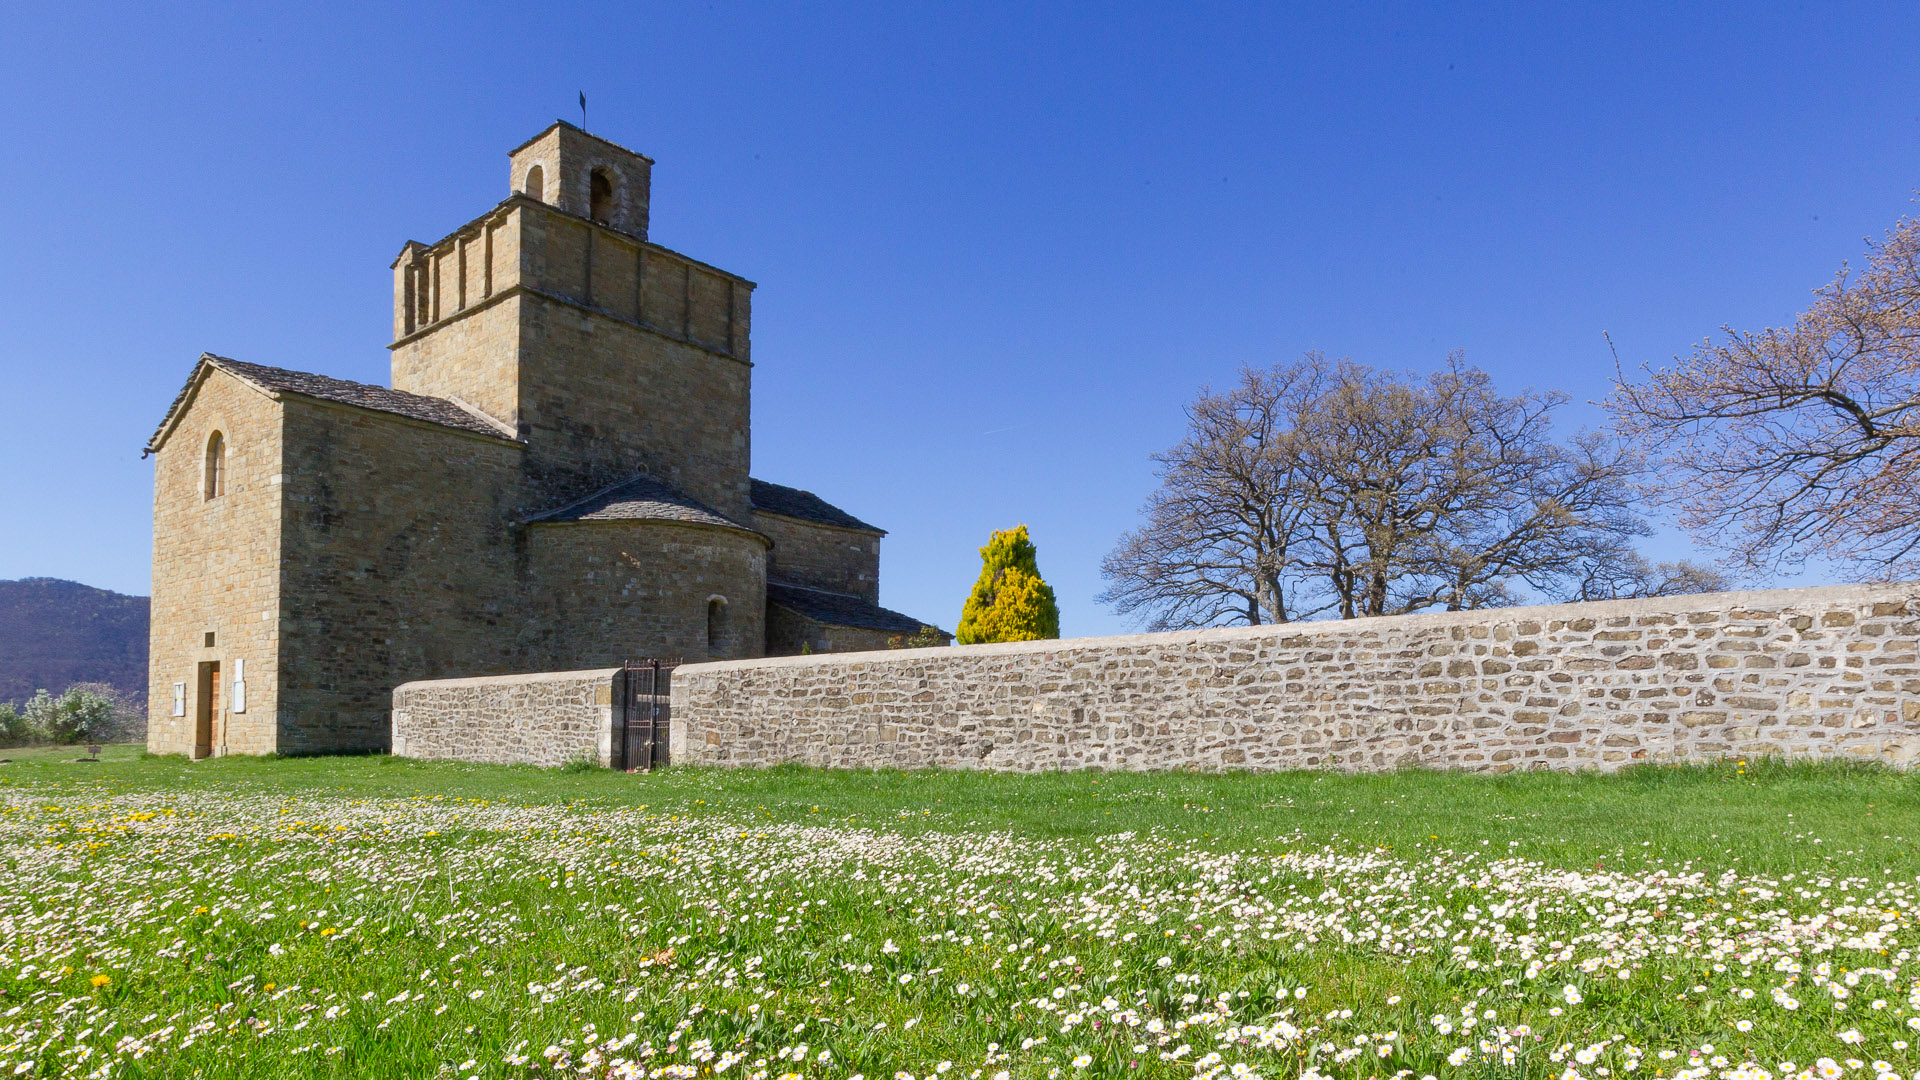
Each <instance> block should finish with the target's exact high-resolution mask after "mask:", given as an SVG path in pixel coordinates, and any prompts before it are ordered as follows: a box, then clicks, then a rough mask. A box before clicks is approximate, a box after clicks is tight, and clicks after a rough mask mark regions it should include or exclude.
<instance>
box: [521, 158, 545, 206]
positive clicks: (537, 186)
mask: <svg viewBox="0 0 1920 1080" xmlns="http://www.w3.org/2000/svg"><path fill="white" fill-rule="evenodd" d="M520 190H522V191H524V192H526V193H527V194H528V195H529V196H531V197H533V198H536V199H540V200H542V201H545V200H546V197H547V173H546V170H544V169H542V168H541V167H540V166H538V165H535V166H534V167H533V168H531V169H528V170H527V182H526V183H525V184H524V185H522V186H521V188H520Z"/></svg>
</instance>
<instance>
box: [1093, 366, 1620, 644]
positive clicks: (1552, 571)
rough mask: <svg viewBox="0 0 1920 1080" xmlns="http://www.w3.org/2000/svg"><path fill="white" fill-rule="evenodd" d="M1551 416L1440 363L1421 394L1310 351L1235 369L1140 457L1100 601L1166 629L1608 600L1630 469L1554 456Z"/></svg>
mask: <svg viewBox="0 0 1920 1080" xmlns="http://www.w3.org/2000/svg"><path fill="white" fill-rule="evenodd" d="M1565 402H1566V398H1565V397H1564V396H1563V395H1559V394H1543V393H1533V392H1528V393H1525V394H1521V395H1518V396H1512V397H1509V396H1505V395H1502V394H1500V393H1499V392H1498V391H1497V390H1496V389H1495V388H1494V386H1493V384H1492V381H1491V380H1490V379H1489V378H1488V377H1487V375H1486V374H1485V373H1484V372H1481V371H1479V370H1477V369H1475V368H1472V367H1469V366H1467V365H1466V364H1465V363H1464V362H1463V361H1461V359H1460V358H1459V357H1458V356H1457V355H1456V356H1453V357H1450V358H1449V360H1448V364H1447V366H1446V368H1445V369H1444V370H1442V371H1440V372H1437V373H1435V374H1434V375H1432V376H1431V377H1429V378H1428V379H1426V380H1424V381H1415V380H1413V379H1410V378H1408V377H1405V376H1401V375H1396V374H1393V373H1387V372H1378V371H1374V370H1372V369H1369V368H1367V367H1364V366H1362V365H1359V364H1355V363H1352V362H1351V361H1344V360H1343V361H1338V362H1330V361H1328V360H1326V359H1325V358H1324V357H1321V356H1319V355H1317V354H1309V355H1308V356H1307V357H1306V358H1305V359H1303V360H1301V361H1299V362H1297V363H1294V364H1287V365H1279V366H1275V367H1273V368H1269V369H1264V370H1247V371H1244V372H1243V373H1242V375H1241V379H1240V382H1239V383H1238V384H1237V385H1236V386H1235V387H1234V388H1232V389H1231V390H1229V391H1226V392H1224V393H1217V394H1216V393H1211V392H1208V393H1203V394H1202V395H1201V397H1200V399H1199V400H1198V401H1196V402H1194V404H1193V405H1191V406H1189V408H1188V410H1187V416H1188V421H1189V431H1188V435H1187V437H1186V438H1185V439H1184V440H1182V442H1181V443H1180V445H1178V446H1176V447H1175V448H1174V449H1173V450H1171V451H1168V452H1167V453H1166V454H1163V455H1159V456H1158V457H1157V459H1156V460H1158V461H1159V462H1160V465H1161V469H1160V478H1161V485H1160V488H1159V489H1158V490H1157V491H1155V492H1154V494H1153V495H1152V496H1151V497H1150V498H1149V500H1148V502H1147V506H1146V522H1145V524H1144V525H1143V526H1142V527H1141V528H1140V529H1138V530H1136V531H1134V532H1131V533H1129V534H1127V535H1126V536H1123V537H1122V538H1121V540H1120V542H1119V543H1118V544H1117V545H1116V546H1115V548H1114V550H1113V551H1112V553H1110V554H1109V555H1108V556H1107V559H1106V560H1105V562H1104V563H1103V565H1102V571H1103V573H1104V574H1105V576H1106V578H1107V580H1108V582H1109V586H1108V589H1107V591H1106V592H1105V593H1103V594H1102V596H1101V599H1102V600H1103V601H1105V602H1107V603H1110V604H1113V605H1114V606H1115V607H1116V608H1117V609H1118V610H1120V611H1121V612H1122V613H1124V614H1134V615H1144V616H1145V617H1146V618H1145V619H1144V621H1145V622H1146V623H1147V625H1148V626H1149V627H1150V628H1153V629H1171V628H1175V627H1188V626H1206V625H1217V624H1221V623H1250V624H1259V623H1263V622H1286V621H1291V620H1295V619H1300V618H1306V617H1311V616H1314V615H1318V614H1322V613H1327V612H1332V613H1336V614H1338V615H1340V616H1341V617H1344V618H1353V617H1357V616H1366V615H1388V614H1398V613H1402V612H1410V611H1420V610H1427V609H1432V608H1445V609H1449V610H1461V609H1466V608H1478V607H1491V606H1498V605H1502V604H1509V603H1513V602H1516V601H1517V600H1518V599H1519V598H1520V597H1521V596H1522V595H1523V592H1522V590H1531V591H1532V592H1533V593H1537V594H1544V595H1548V596H1555V597H1559V596H1577V595H1580V593H1581V591H1582V588H1583V585H1582V583H1583V582H1584V581H1586V580H1588V579H1589V578H1592V579H1593V580H1594V581H1595V582H1598V581H1601V580H1605V581H1608V582H1611V583H1612V586H1610V587H1617V588H1622V589H1624V588H1626V587H1628V585H1629V582H1630V581H1631V580H1636V579H1634V578H1633V574H1631V573H1627V572H1626V571H1625V570H1623V569H1622V568H1621V567H1620V566H1619V565H1617V564H1619V563H1620V558H1621V556H1620V553H1621V552H1623V551H1626V552H1629V553H1630V552H1631V548H1630V547H1629V546H1628V544H1627V539H1628V538H1630V537H1632V536H1637V535H1640V534H1643V533H1645V532H1646V531H1647V528H1646V525H1645V523H1644V522H1643V521H1642V520H1641V519H1640V518H1639V517H1638V516H1637V515H1635V514H1634V513H1633V512H1632V499H1633V489H1632V481H1633V479H1634V477H1635V475H1636V470H1637V461H1636V459H1635V458H1634V456H1633V455H1632V454H1631V453H1630V452H1628V451H1627V450H1626V449H1625V448H1623V447H1622V446H1621V445H1620V444H1619V443H1617V442H1616V441H1614V440H1610V439H1607V438H1604V437H1601V436H1598V435H1592V434H1582V435H1579V436H1576V437H1575V438H1574V439H1572V440H1571V441H1569V442H1567V443H1564V444H1563V443H1560V442H1556V441H1554V440H1553V439H1552V437H1551V433H1550V430H1549V429H1550V423H1551V419H1552V415H1553V413H1554V412H1555V410H1557V409H1558V408H1560V406H1562V405H1563V404H1565ZM1643 561H1644V560H1643ZM1607 565H1611V566H1612V568H1611V569H1608V570H1606V571H1605V572H1601V570H1600V568H1601V567H1602V566H1607ZM1651 573H1652V571H1651V570H1649V571H1647V573H1646V574H1643V575H1641V576H1643V577H1645V576H1648V575H1650V574H1651ZM1595 587H1596V588H1598V587H1599V586H1598V585H1597V584H1596V585H1595Z"/></svg>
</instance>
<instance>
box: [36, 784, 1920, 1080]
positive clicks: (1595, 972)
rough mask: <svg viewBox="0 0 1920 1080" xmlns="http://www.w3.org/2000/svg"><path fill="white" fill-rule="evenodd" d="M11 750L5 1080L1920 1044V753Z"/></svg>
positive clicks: (1422, 1060)
mask: <svg viewBox="0 0 1920 1080" xmlns="http://www.w3.org/2000/svg"><path fill="white" fill-rule="evenodd" d="M5 753H6V755H7V756H10V757H11V759H12V760H11V761H8V762H7V763H5V764H0V843H4V845H5V846H4V863H3V864H0V875H4V882H3V885H0V997H3V998H4V1000H0V1076H5V1075H22V1076H166V1077H175V1076H207V1077H263V1076H340V1077H384V1076H395V1077H400V1076H405V1077H434V1076H443V1077H469V1076H482V1077H502V1076H505V1077H516V1078H518V1077H530V1076H540V1077H560V1076H567V1077H603V1076H615V1077H679V1078H692V1077H704V1076H711V1075H721V1076H742V1077H748V1078H753V1077H763V1078H764V1077H779V1076H785V1075H789V1074H791V1075H796V1076H805V1077H816V1076H817V1077H851V1076H855V1075H859V1076H863V1077H866V1078H868V1080H882V1078H896V1080H897V1078H898V1077H900V1076H902V1075H907V1076H911V1077H913V1078H914V1080H926V1078H928V1077H950V1078H953V1080H962V1078H966V1080H978V1078H993V1077H1050V1076H1067V1077H1076V1078H1078V1077H1096V1076H1098V1077H1107V1076H1198V1077H1213V1076H1222V1077H1226V1076H1254V1075H1258V1076H1264V1077H1305V1078H1307V1080H1315V1078H1317V1077H1340V1078H1348V1077H1351V1078H1355V1080H1360V1078H1367V1077H1379V1078H1381V1080H1386V1078H1392V1077H1398V1078H1402V1080H1406V1078H1424V1077H1435V1078H1445V1080H1452V1078H1455V1077H1465V1076H1471V1077H1476V1078H1493V1077H1513V1078H1516V1080H1524V1078H1532V1077H1538V1078H1565V1080H1588V1078H1607V1077H1628V1076H1633V1077H1635V1080H1637V1078H1638V1076H1648V1077H1659V1078H1663V1080H1667V1078H1672V1080H1707V1078H1714V1080H1784V1078H1787V1077H1797V1078H1802V1080H1816V1078H1819V1080H1839V1078H1840V1077H1843V1076H1851V1075H1855V1074H1858V1075H1859V1076H1861V1077H1862V1078H1863V1080H1864V1078H1869V1077H1875V1078H1882V1080H1884V1078H1885V1077H1888V1076H1889V1075H1893V1074H1897V1075H1898V1076H1900V1077H1901V1078H1903V1080H1912V1078H1913V1077H1914V1070H1915V1069H1916V1068H1920V1053H1916V1052H1915V1051H1914V1050H1913V1049H1912V1048H1910V1044H1909V1040H1914V1041H1920V964H1916V963H1915V961H1914V960H1913V958H1912V953H1911V950H1912V949H1913V948H1914V938H1915V930H1914V928H1913V919H1914V912H1915V905H1916V904H1920V843H1916V842H1917V841H1920V781H1916V780H1914V779H1909V778H1908V777H1906V776H1904V775H1901V774H1897V773H1893V772H1889V771H1885V770H1881V769H1878V768H1870V767H1864V766H1846V765H1839V764H1830V765H1817V766H1816V765H1782V764H1777V763H1769V762H1754V763H1752V764H1751V765H1740V764H1735V763H1728V764H1726V765H1724V766H1719V767H1713V768H1684V769H1683V768H1645V769H1636V770H1633V771H1630V772H1628V773H1625V774H1621V775H1617V776H1595V775H1580V776H1568V775H1560V774H1524V775H1514V776H1507V777H1475V776H1465V775H1457V774H1443V773H1426V772H1402V773H1394V774H1390V775H1383V776H1360V777H1347V776H1335V775H1327V774H1317V773H1294V774H1285V775H1278V776H1250V775H1224V776H1222V775H1197V774H1185V773H1168V774H1146V775H1141V774H1099V773H1074V774H1045V775H1036V776H1007V775H983V774H968V773H852V772H850V773H827V772H816V771H809V770H800V769H773V770H763V771H739V772H723V771H717V770H692V769H674V770H667V771H664V772H662V773H658V774H654V775H651V776H627V775H619V774H610V773H603V772H563V771H543V770H535V769H523V768H500V767H483V766H464V765H451V764H426V763H419V762H410V761H403V760H398V759H391V758H383V757H366V758H336V759H306V760H246V759H223V760H218V761H208V762H200V763H195V764H188V763H186V762H184V761H179V760H176V759H166V758H150V757H146V756H145V755H143V754H140V753H139V752H138V751H136V750H133V749H131V748H112V749H109V751H108V752H107V754H106V755H105V760H103V761H100V762H84V761H74V760H72V759H73V758H75V757H76V756H79V755H77V754H76V753H75V752H74V751H72V750H70V749H64V750H57V751H56V750H35V751H11V752H5ZM1909 964H1915V966H1914V967H1911V968H1910V967H1908V965H1909Z"/></svg>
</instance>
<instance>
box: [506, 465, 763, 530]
mask: <svg viewBox="0 0 1920 1080" xmlns="http://www.w3.org/2000/svg"><path fill="white" fill-rule="evenodd" d="M573 521H678V522H683V523H685V524H688V525H712V526H716V527H718V528H722V529H738V530H740V531H741V532H753V530H752V529H749V528H747V527H746V526H745V525H742V524H740V523H739V522H737V521H734V520H733V519H732V518H729V517H727V516H726V515H724V514H722V513H720V512H719V511H718V510H714V509H713V508H711V507H708V506H705V505H703V504H701V503H699V502H696V501H694V500H693V499H691V498H689V497H687V496H685V495H682V494H681V493H680V492H678V491H676V490H675V489H674V488H672V487H670V486H668V485H666V484H663V483H661V482H660V481H658V480H655V479H654V478H653V477H651V476H635V477H632V478H630V479H627V480H622V481H620V482H619V483H618V484H615V485H613V486H612V487H610V488H606V489H604V490H601V491H598V492H595V493H594V494H592V495H589V496H587V497H586V498H584V499H581V500H579V501H578V502H572V503H568V504H567V505H565V506H562V507H560V508H559V509H557V510H549V511H547V512H545V513H543V514H536V515H534V516H533V517H530V518H528V519H527V524H529V525H541V524H562V523H566V522H573ZM754 535H755V536H758V535H760V534H759V533H754Z"/></svg>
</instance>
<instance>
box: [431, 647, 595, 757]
mask: <svg viewBox="0 0 1920 1080" xmlns="http://www.w3.org/2000/svg"><path fill="white" fill-rule="evenodd" d="M620 678H621V672H620V669H619V668H608V669H605V670H600V671H558V672H548V673H544V674H539V675H497V676H492V677H486V678H476V679H436V680H431V681H423V682H410V683H402V684H401V685H400V686H398V687H395V688H394V691H393V752H394V754H396V755H398V756H400V757H412V758H427V759H435V760H448V761H477V762H487V763H490V764H496V765H504V764H516V763H519V764H529V765H549V766H551V765H565V764H566V763H568V762H570V761H574V760H577V759H580V758H585V757H590V758H592V759H593V760H594V761H596V762H598V763H599V764H601V765H608V764H611V762H612V754H613V748H614V745H615V741H614V740H615V736H616V733H619V734H624V732H625V723H624V717H623V716H621V715H620V708H619V706H618V705H617V704H615V703H616V702H618V701H619V700H620V697H619V695H618V694H617V693H615V691H616V689H618V684H619V681H620Z"/></svg>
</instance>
